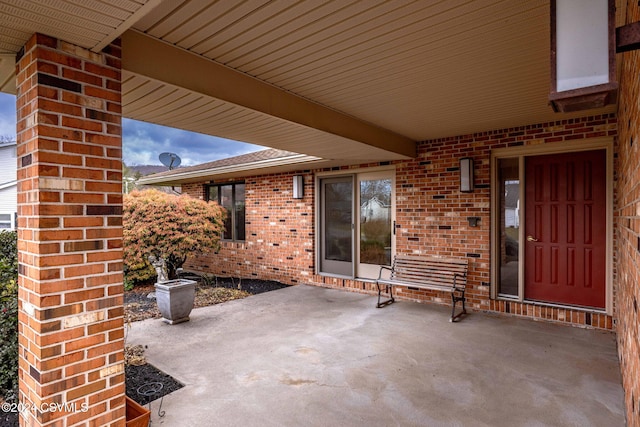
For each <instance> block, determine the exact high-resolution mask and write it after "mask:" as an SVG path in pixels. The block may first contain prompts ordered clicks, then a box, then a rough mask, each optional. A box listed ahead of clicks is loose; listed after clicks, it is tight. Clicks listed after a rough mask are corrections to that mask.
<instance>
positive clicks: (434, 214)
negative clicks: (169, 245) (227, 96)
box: [183, 114, 617, 329]
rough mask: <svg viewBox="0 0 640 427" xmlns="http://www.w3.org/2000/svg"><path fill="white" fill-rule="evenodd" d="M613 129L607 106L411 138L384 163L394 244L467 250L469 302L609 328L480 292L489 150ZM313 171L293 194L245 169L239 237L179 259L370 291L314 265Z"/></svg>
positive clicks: (593, 315)
mask: <svg viewBox="0 0 640 427" xmlns="http://www.w3.org/2000/svg"><path fill="white" fill-rule="evenodd" d="M616 134H617V124H616V117H615V114H609V115H598V116H591V117H583V118H577V119H568V120H563V121H560V122H553V123H542V124H537V125H530V126H523V127H518V128H511V129H502V130H494V131H488V132H482V133H477V134H473V135H461V136H455V137H450V138H442V139H436V140H431V141H424V142H421V143H419V144H418V156H417V157H416V158H415V159H413V160H410V161H397V162H392V164H391V165H390V166H393V167H395V168H396V188H395V190H396V212H395V213H396V224H397V227H398V228H397V229H396V252H397V253H414V254H429V255H440V256H449V257H466V258H469V260H470V268H469V280H468V286H467V289H468V291H467V302H468V306H469V307H471V308H472V309H475V310H479V311H487V312H500V313H507V314H510V315H516V316H523V317H529V318H535V319H546V320H550V321H558V322H564V323H570V324H575V325H582V326H590V327H594V328H601V329H612V328H613V317H612V316H610V315H606V314H603V313H602V312H598V311H585V310H572V309H565V308H557V307H550V306H546V305H537V304H525V303H518V302H512V301H500V300H492V299H491V298H490V225H491V221H490V155H491V150H492V149H495V148H504V147H516V146H521V145H533V144H556V143H561V142H562V141H570V140H574V139H584V138H596V137H615V136H616ZM460 157H473V159H474V162H475V191H474V192H473V193H461V192H460V191H459V187H458V186H459V183H458V174H459V164H458V159H459V158H460ZM374 166H380V165H379V164H373V165H372V164H368V165H354V166H351V167H345V168H342V170H344V171H345V172H349V171H354V170H359V169H361V168H364V169H365V170H366V168H367V167H374ZM318 172H327V171H326V170H313V171H304V172H296V173H295V174H296V175H299V174H302V175H303V176H304V180H305V195H304V199H299V200H298V199H293V198H292V187H293V183H292V180H293V178H292V177H293V175H294V173H287V174H273V175H263V176H250V177H246V179H245V183H246V192H247V193H246V204H247V205H246V206H247V207H246V214H247V220H246V222H247V224H246V226H247V234H246V241H244V242H223V243H222V248H221V250H220V251H219V253H218V254H207V255H203V256H200V257H198V258H196V259H192V260H189V261H188V262H187V263H186V265H185V267H186V268H187V269H192V270H196V271H200V272H208V273H212V274H216V275H220V276H235V277H243V278H250V277H255V278H260V279H268V280H278V281H281V282H283V283H287V284H298V283H306V284H312V285H320V286H326V287H332V288H340V289H345V290H350V291H356V292H367V293H372V292H375V289H374V288H375V284H374V283H373V282H372V281H361V280H351V279H343V278H336V277H329V276H324V275H317V274H315V239H314V237H315V229H314V227H315V216H314V215H315V213H314V206H315V193H314V191H315V185H314V183H315V174H316V173H318ZM236 181H237V180H236ZM216 183H219V181H216ZM203 188H204V184H203V183H196V184H188V185H186V186H184V187H183V191H184V192H185V193H187V194H190V195H192V196H195V197H199V198H202V197H204V190H203ZM470 216H475V217H479V218H480V222H479V226H478V227H470V226H469V223H468V221H467V217H470ZM398 296H399V297H401V298H404V299H407V300H413V301H430V302H435V303H440V304H450V296H449V295H448V294H443V293H438V292H432V291H424V290H412V289H407V288H400V289H398Z"/></svg>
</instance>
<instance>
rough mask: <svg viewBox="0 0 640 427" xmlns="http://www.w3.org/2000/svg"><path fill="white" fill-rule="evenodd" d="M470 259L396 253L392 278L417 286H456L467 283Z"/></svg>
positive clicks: (462, 285)
mask: <svg viewBox="0 0 640 427" xmlns="http://www.w3.org/2000/svg"><path fill="white" fill-rule="evenodd" d="M468 268H469V260H467V259H466V258H436V257H427V256H417V255H396V256H395V258H394V259H393V270H392V272H391V280H397V281H402V282H407V283H412V284H415V285H416V286H420V285H422V286H443V287H446V286H449V287H452V286H454V283H455V286H456V288H464V287H465V286H466V284H467V269H468Z"/></svg>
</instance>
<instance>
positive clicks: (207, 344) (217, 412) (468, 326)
mask: <svg viewBox="0 0 640 427" xmlns="http://www.w3.org/2000/svg"><path fill="white" fill-rule="evenodd" d="M448 317H449V310H448V309H447V308H446V307H440V306H436V305H432V304H417V303H411V302H404V301H401V302H397V303H396V304H392V305H390V306H388V307H386V308H383V309H376V308H375V299H374V298H373V297H372V296H368V295H362V294H356V293H349V292H343V291H339V290H333V289H325V288H319V287H314V286H305V285H299V286H295V287H290V288H286V289H282V290H278V291H272V292H268V293H265V294H260V295H255V296H251V297H249V298H245V299H243V300H237V301H232V302H228V303H225V304H219V305H215V306H211V307H206V308H200V309H195V310H194V311H193V312H192V313H191V321H190V322H187V323H183V324H179V325H173V326H169V325H166V324H164V323H163V322H162V321H161V320H158V319H151V320H145V321H142V322H136V323H133V324H132V326H131V329H130V330H129V331H128V337H127V345H130V344H142V345H145V346H147V347H148V348H147V350H146V356H147V359H148V361H149V362H150V363H151V364H153V365H154V366H156V367H157V368H159V369H161V370H163V371H164V372H166V373H167V374H169V375H171V376H173V377H174V378H176V379H177V380H179V381H181V382H182V383H183V384H185V387H183V388H182V389H180V390H178V391H176V392H174V393H171V394H169V395H167V396H165V398H164V403H163V407H162V409H163V410H165V411H166V415H165V416H164V418H159V417H158V414H157V408H158V402H159V401H155V402H153V403H152V411H153V413H152V425H154V426H159V425H164V426H172V427H173V426H242V427H246V426H392V425H398V426H545V425H546V426H623V425H625V419H624V407H623V391H622V386H621V379H620V372H619V366H618V358H617V356H616V343H615V336H614V335H613V334H612V333H608V332H603V331H594V330H584V329H578V328H572V327H567V326H561V325H555V324H548V323H542V322H533V321H529V320H523V319H516V318H511V317H494V316H489V315H486V314H481V313H471V314H470V315H468V316H467V317H465V318H463V319H462V321H461V322H458V323H453V324H452V323H449V322H448Z"/></svg>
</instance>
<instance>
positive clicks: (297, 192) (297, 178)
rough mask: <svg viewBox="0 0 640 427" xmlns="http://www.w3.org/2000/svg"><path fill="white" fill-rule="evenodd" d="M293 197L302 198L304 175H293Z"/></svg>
mask: <svg viewBox="0 0 640 427" xmlns="http://www.w3.org/2000/svg"><path fill="white" fill-rule="evenodd" d="M293 198H294V199H302V198H304V176H302V175H294V176H293Z"/></svg>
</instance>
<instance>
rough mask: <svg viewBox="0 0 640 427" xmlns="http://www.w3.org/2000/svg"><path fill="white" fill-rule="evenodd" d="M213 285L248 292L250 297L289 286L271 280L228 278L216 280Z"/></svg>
mask: <svg viewBox="0 0 640 427" xmlns="http://www.w3.org/2000/svg"><path fill="white" fill-rule="evenodd" d="M214 284H215V286H218V287H220V288H227V289H238V290H241V291H245V292H249V293H250V294H252V295H255V294H261V293H263V292H269V291H275V290H276V289H282V288H287V287H289V285H283V284H282V283H280V282H274V281H273V280H258V279H234V278H230V277H225V278H218V279H217V281H216V282H214Z"/></svg>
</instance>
